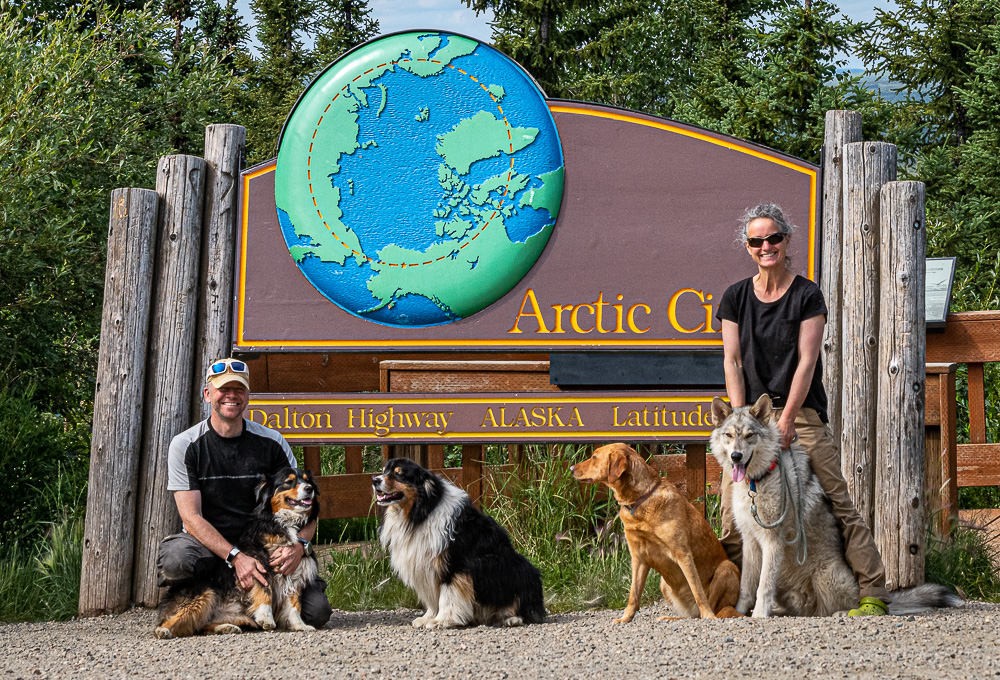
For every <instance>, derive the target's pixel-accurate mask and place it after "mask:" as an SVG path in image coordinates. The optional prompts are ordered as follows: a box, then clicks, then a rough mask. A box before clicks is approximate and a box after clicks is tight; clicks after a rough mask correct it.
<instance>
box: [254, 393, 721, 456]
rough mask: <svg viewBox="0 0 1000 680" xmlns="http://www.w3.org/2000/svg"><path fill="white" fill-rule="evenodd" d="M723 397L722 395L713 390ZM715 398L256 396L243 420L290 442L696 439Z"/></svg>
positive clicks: (707, 425)
mask: <svg viewBox="0 0 1000 680" xmlns="http://www.w3.org/2000/svg"><path fill="white" fill-rule="evenodd" d="M718 394H719V396H722V393H718ZM714 396H716V395H715V394H692V393H690V392H638V393H637V392H630V393H619V392H596V393H595V392H586V393H580V392H555V393H552V392H547V393H536V394H524V393H519V394H504V393H482V394H440V393H427V394H375V393H370V392H369V393H358V394H354V393H348V394H259V395H255V396H254V397H253V398H252V399H251V400H250V405H249V406H248V408H247V410H246V413H245V417H246V418H247V419H249V420H252V421H254V422H256V423H260V424H261V425H266V426H268V427H270V428H273V429H275V430H277V431H279V432H280V433H281V434H282V435H283V436H284V437H285V439H287V440H288V441H289V442H290V443H292V444H305V443H308V444H354V443H367V444H372V443H379V442H384V443H387V444H388V443H393V444H400V443H449V444H450V443H455V444H458V443H466V442H475V443H503V442H510V443H517V442H521V443H523V442H531V441H558V442H602V441H650V442H657V441H700V440H704V439H706V438H707V437H708V436H709V434H710V432H711V430H712V424H711V422H710V421H711V411H712V398H713V397H714Z"/></svg>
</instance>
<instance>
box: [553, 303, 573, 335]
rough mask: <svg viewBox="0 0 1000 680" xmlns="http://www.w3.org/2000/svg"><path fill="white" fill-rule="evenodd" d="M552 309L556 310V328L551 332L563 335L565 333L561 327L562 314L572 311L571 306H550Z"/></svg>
mask: <svg viewBox="0 0 1000 680" xmlns="http://www.w3.org/2000/svg"><path fill="white" fill-rule="evenodd" d="M552 309H554V310H556V327H555V328H553V329H552V332H553V333H565V332H566V331H565V329H563V327H562V313H563V312H568V311H570V310H571V309H573V305H552Z"/></svg>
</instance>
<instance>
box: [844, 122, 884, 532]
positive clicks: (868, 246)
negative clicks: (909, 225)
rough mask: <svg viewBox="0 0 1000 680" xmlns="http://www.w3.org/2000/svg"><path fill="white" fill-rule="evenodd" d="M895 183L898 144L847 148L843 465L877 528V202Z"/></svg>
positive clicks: (859, 501)
mask: <svg viewBox="0 0 1000 680" xmlns="http://www.w3.org/2000/svg"><path fill="white" fill-rule="evenodd" d="M895 179H896V146H895V145H894V144H885V143H882V142H854V143H852V144H845V145H844V234H843V236H844V243H843V265H842V272H843V286H844V298H843V303H842V305H843V307H842V310H843V316H842V317H841V318H842V328H841V340H842V350H841V351H842V355H843V362H842V366H843V378H842V380H843V392H842V395H843V401H842V406H841V413H842V421H841V436H840V443H841V466H842V469H843V472H844V477H845V479H846V480H847V488H848V490H849V491H850V494H851V498H853V499H854V504H855V505H856V506H857V508H858V512H859V513H861V516H862V517H863V518H864V519H865V521H866V522H868V526H869V527H872V526H873V521H874V510H875V504H874V492H875V408H876V405H877V390H878V378H877V373H876V371H877V364H878V347H879V334H878V331H879V329H878V318H879V205H880V203H879V201H880V198H879V196H880V194H879V192H880V191H881V190H882V186H883V185H884V184H885V183H886V182H891V181H894V180H895Z"/></svg>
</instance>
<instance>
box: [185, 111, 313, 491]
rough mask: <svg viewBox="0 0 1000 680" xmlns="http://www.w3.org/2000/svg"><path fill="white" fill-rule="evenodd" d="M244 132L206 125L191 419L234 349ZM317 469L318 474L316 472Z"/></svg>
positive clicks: (201, 415) (201, 412)
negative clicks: (213, 365) (218, 365)
mask: <svg viewBox="0 0 1000 680" xmlns="http://www.w3.org/2000/svg"><path fill="white" fill-rule="evenodd" d="M246 138H247V131H246V128H244V127H243V126H241V125H209V126H208V127H207V128H205V163H206V164H207V165H206V170H207V175H206V177H205V214H204V217H203V219H202V225H203V226H202V229H203V231H202V238H201V243H202V246H201V275H200V277H199V278H200V281H199V293H198V321H197V324H196V326H195V327H196V329H197V331H196V334H197V344H196V345H195V359H194V382H193V383H192V392H191V405H192V408H191V420H192V421H198V420H203V419H205V418H207V417H208V414H209V409H210V407H209V405H208V404H206V403H205V400H204V399H203V398H202V396H201V391H202V387H203V386H204V384H205V381H204V378H205V368H206V366H208V364H209V362H211V361H214V360H215V359H218V358H220V357H225V356H229V354H230V353H231V351H232V326H233V271H234V268H235V267H234V262H235V258H234V256H233V254H234V253H235V251H236V230H237V228H238V225H239V220H238V219H237V217H238V215H239V204H238V203H237V197H238V196H239V185H238V182H239V178H240V169H241V167H242V165H243V154H244V151H245V149H246ZM317 474H318V473H317Z"/></svg>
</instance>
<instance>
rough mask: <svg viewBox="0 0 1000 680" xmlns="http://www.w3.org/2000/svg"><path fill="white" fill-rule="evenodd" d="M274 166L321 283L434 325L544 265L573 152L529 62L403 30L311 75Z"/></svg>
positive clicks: (405, 321) (364, 303) (292, 227)
mask: <svg viewBox="0 0 1000 680" xmlns="http://www.w3.org/2000/svg"><path fill="white" fill-rule="evenodd" d="M274 182H275V184H274V186H275V188H274V195H275V206H276V208H277V215H278V222H279V224H280V226H281V233H282V236H283V237H284V240H285V243H286V245H287V247H288V251H289V253H290V254H291V256H292V258H293V260H294V261H295V264H296V266H297V267H298V268H299V270H300V271H301V272H302V273H303V274H304V275H305V277H306V278H307V279H308V281H309V282H310V283H311V284H312V286H313V287H315V288H316V290H317V291H319V292H320V293H321V294H322V295H324V296H325V297H326V298H327V299H329V300H330V301H332V302H334V303H335V304H336V305H338V306H339V307H340V308H342V309H343V310H345V311H347V312H348V313H350V314H352V315H354V316H356V317H360V318H363V319H366V320H368V321H373V322H377V323H381V324H385V325H388V326H395V327H421V326H433V325H441V324H447V323H451V322H453V321H457V320H460V319H463V318H466V317H468V316H471V315H473V314H475V313H476V312H478V311H480V310H482V309H485V308H486V307H488V306H490V305H491V304H493V303H494V302H496V301H497V300H498V299H500V298H501V297H503V296H504V295H505V294H506V293H507V292H508V291H510V290H511V288H513V287H514V286H515V285H516V284H517V283H518V282H519V281H520V280H521V279H522V278H523V277H524V275H525V274H526V273H527V272H528V270H529V269H531V267H532V265H533V264H534V263H535V262H536V260H537V259H538V257H539V255H540V254H541V252H542V250H543V249H544V248H545V245H546V243H547V242H548V240H549V237H550V235H551V233H552V230H553V227H554V225H555V222H556V218H557V216H558V212H559V206H560V203H561V201H562V192H563V155H562V148H561V145H560V141H559V135H558V133H557V131H556V126H555V123H554V122H553V119H552V114H551V113H550V111H549V108H548V105H547V103H546V101H545V98H544V95H543V94H542V92H541V91H540V90H539V89H538V87H537V85H536V84H535V83H534V81H533V80H532V79H531V78H530V76H528V75H527V74H526V73H525V72H524V71H523V70H522V69H521V67H520V66H518V65H517V64H516V63H515V62H513V61H511V60H510V59H508V58H507V57H506V56H504V55H503V54H501V53H500V52H498V51H496V50H495V49H493V48H491V47H489V46H487V45H483V44H481V43H479V42H477V41H475V40H472V39H470V38H466V37H462V36H457V35H454V34H450V33H426V32H420V33H416V32H411V33H400V34H394V35H390V36H386V37H383V38H380V39H378V40H375V41H372V42H369V43H366V44H365V45H362V46H361V47H359V48H357V49H355V50H353V51H351V52H349V53H347V54H346V55H344V56H343V57H342V58H341V59H339V60H338V61H337V62H335V63H334V64H332V65H331V66H330V67H329V68H328V69H327V70H326V71H325V72H324V73H323V74H322V75H321V76H320V77H319V78H317V79H316V80H315V81H314V82H313V83H312V84H311V85H310V86H309V88H308V89H307V90H306V92H305V93H304V94H303V95H302V97H301V98H300V99H299V101H298V103H297V104H296V106H295V108H294V109H293V110H292V112H291V114H290V115H289V118H288V121H287V122H286V124H285V128H284V130H283V131H282V135H281V140H280V143H279V149H278V158H277V166H276V169H275V180H274Z"/></svg>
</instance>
